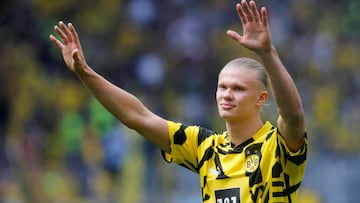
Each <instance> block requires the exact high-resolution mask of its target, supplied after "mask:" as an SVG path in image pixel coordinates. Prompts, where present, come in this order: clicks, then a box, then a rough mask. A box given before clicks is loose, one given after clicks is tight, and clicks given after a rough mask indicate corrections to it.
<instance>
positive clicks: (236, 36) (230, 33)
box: [226, 30, 242, 42]
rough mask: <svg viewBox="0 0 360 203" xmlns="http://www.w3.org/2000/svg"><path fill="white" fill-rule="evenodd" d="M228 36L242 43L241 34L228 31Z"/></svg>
mask: <svg viewBox="0 0 360 203" xmlns="http://www.w3.org/2000/svg"><path fill="white" fill-rule="evenodd" d="M226 34H227V35H228V36H229V37H231V38H232V39H234V40H236V41H239V42H240V41H241V39H242V37H241V35H239V33H237V32H235V31H233V30H228V31H226Z"/></svg>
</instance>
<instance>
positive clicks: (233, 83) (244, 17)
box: [50, 0, 307, 203]
mask: <svg viewBox="0 0 360 203" xmlns="http://www.w3.org/2000/svg"><path fill="white" fill-rule="evenodd" d="M236 10H237V13H238V15H239V18H240V21H241V23H242V28H243V29H242V30H243V33H242V35H241V34H238V33H237V32H235V31H232V30H229V31H227V34H228V35H229V36H230V37H231V38H232V39H234V40H235V41H236V42H237V43H239V44H240V45H242V46H244V47H246V48H248V49H249V50H251V51H253V52H255V53H256V54H257V56H258V57H259V58H260V59H261V61H262V63H260V62H258V61H255V60H253V59H249V58H239V59H235V60H232V61H230V62H229V63H228V64H226V65H225V67H224V68H223V69H222V70H221V72H220V73H219V76H218V86H217V91H216V100H217V107H218V111H219V115H220V116H221V117H222V118H223V119H224V120H225V124H226V131H224V132H223V133H216V132H214V131H212V130H209V129H206V128H203V127H200V126H196V125H192V126H186V125H184V124H182V123H177V122H173V121H169V120H166V119H164V118H161V117H160V116H158V115H155V114H154V113H152V112H151V111H150V110H149V109H148V108H146V107H145V106H144V105H143V104H142V103H141V101H140V100H139V99H137V98H136V97H135V96H134V95H132V94H130V93H129V92H127V91H125V90H124V89H121V88H119V87H117V86H115V85H113V84H112V83H110V82H109V81H107V80H106V79H104V78H103V77H102V76H100V75H99V74H97V73H96V72H95V71H94V70H93V69H92V68H91V67H90V66H89V65H88V64H87V63H86V60H85V57H84V54H83V51H82V48H81V45H80V41H79V38H78V34H77V32H76V31H75V28H74V27H73V25H72V24H71V23H69V24H67V25H65V24H64V23H63V22H61V21H60V22H59V26H55V31H56V32H57V33H58V34H59V36H60V38H61V40H58V39H57V38H56V37H54V36H52V35H50V39H51V41H52V42H53V43H54V44H56V45H57V46H58V47H59V48H60V50H61V52H62V55H63V58H64V60H65V63H66V65H67V66H68V68H69V69H70V70H71V71H73V72H74V73H75V74H76V75H77V76H78V77H79V78H80V80H81V81H82V82H83V84H84V85H85V86H86V87H87V88H88V89H89V90H90V91H91V92H92V94H94V96H95V97H96V98H97V99H98V100H99V101H100V102H101V103H102V104H103V105H104V106H105V107H106V108H107V109H108V110H109V111H110V112H111V113H112V114H113V115H114V116H115V117H116V118H117V119H118V120H119V121H121V122H122V123H123V124H125V125H126V126H128V127H129V128H132V129H134V130H136V131H137V132H138V133H139V134H141V135H142V136H144V137H145V138H147V139H148V140H150V141H151V142H153V143H154V144H155V145H157V146H158V147H159V148H160V149H161V150H162V152H163V156H164V159H165V160H167V161H169V162H174V163H177V164H179V165H182V166H184V167H186V168H188V169H190V170H192V171H194V172H196V173H198V174H199V176H200V186H201V191H202V194H201V195H202V201H203V202H204V203H210V202H211V203H226V202H229V203H240V202H243V203H244V202H246V203H248V202H296V197H297V193H298V191H299V187H300V184H301V181H302V178H303V175H304V168H305V163H306V152H307V137H306V131H305V124H304V114H303V108H302V104H301V99H300V96H299V93H298V91H297V88H296V86H295V84H294V82H293V80H292V78H291V76H290V75H289V73H288V72H287V70H286V68H285V67H284V66H283V64H282V62H281V60H280V58H279V56H278V55H277V52H276V49H275V47H274V46H273V45H272V41H271V34H270V29H269V22H268V15H267V9H266V8H265V7H262V8H261V9H258V8H257V5H256V4H255V2H254V1H250V2H247V1H246V0H242V1H241V2H240V3H238V4H237V5H236ZM267 79H268V80H269V83H270V88H271V92H272V94H273V97H274V100H275V102H276V104H277V109H278V113H279V116H278V119H277V123H276V125H273V124H271V123H270V122H269V121H263V120H262V119H261V116H260V111H261V108H262V106H263V105H264V103H265V102H266V101H267V99H268V97H269V93H268V91H267ZM119 147H121V146H119Z"/></svg>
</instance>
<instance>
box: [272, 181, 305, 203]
mask: <svg viewBox="0 0 360 203" xmlns="http://www.w3.org/2000/svg"><path fill="white" fill-rule="evenodd" d="M284 177H285V185H286V187H285V189H284V190H283V191H282V192H274V193H273V197H286V196H287V197H288V200H289V203H291V196H290V195H291V194H292V193H294V192H295V191H297V190H298V189H299V188H300V185H301V181H300V182H299V183H297V184H295V185H291V186H290V181H289V179H290V177H289V175H287V174H284Z"/></svg>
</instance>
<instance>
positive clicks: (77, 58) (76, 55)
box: [71, 49, 83, 69]
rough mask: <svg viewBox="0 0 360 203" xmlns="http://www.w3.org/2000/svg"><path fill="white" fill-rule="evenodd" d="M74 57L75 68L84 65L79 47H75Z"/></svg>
mask: <svg viewBox="0 0 360 203" xmlns="http://www.w3.org/2000/svg"><path fill="white" fill-rule="evenodd" d="M71 55H72V58H73V60H74V68H75V69H79V68H80V67H81V66H82V65H83V61H82V60H81V57H80V53H79V50H78V49H74V50H73V51H72V53H71Z"/></svg>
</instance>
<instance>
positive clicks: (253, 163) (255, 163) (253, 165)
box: [245, 154, 260, 173]
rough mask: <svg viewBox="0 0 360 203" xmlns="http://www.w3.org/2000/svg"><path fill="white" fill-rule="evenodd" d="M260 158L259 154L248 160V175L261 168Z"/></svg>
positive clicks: (246, 164) (246, 163)
mask: <svg viewBox="0 0 360 203" xmlns="http://www.w3.org/2000/svg"><path fill="white" fill-rule="evenodd" d="M259 163H260V158H259V155H258V154H251V155H249V156H248V157H247V158H246V162H245V167H246V172H247V173H252V172H254V171H256V169H257V168H258V167H259Z"/></svg>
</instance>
